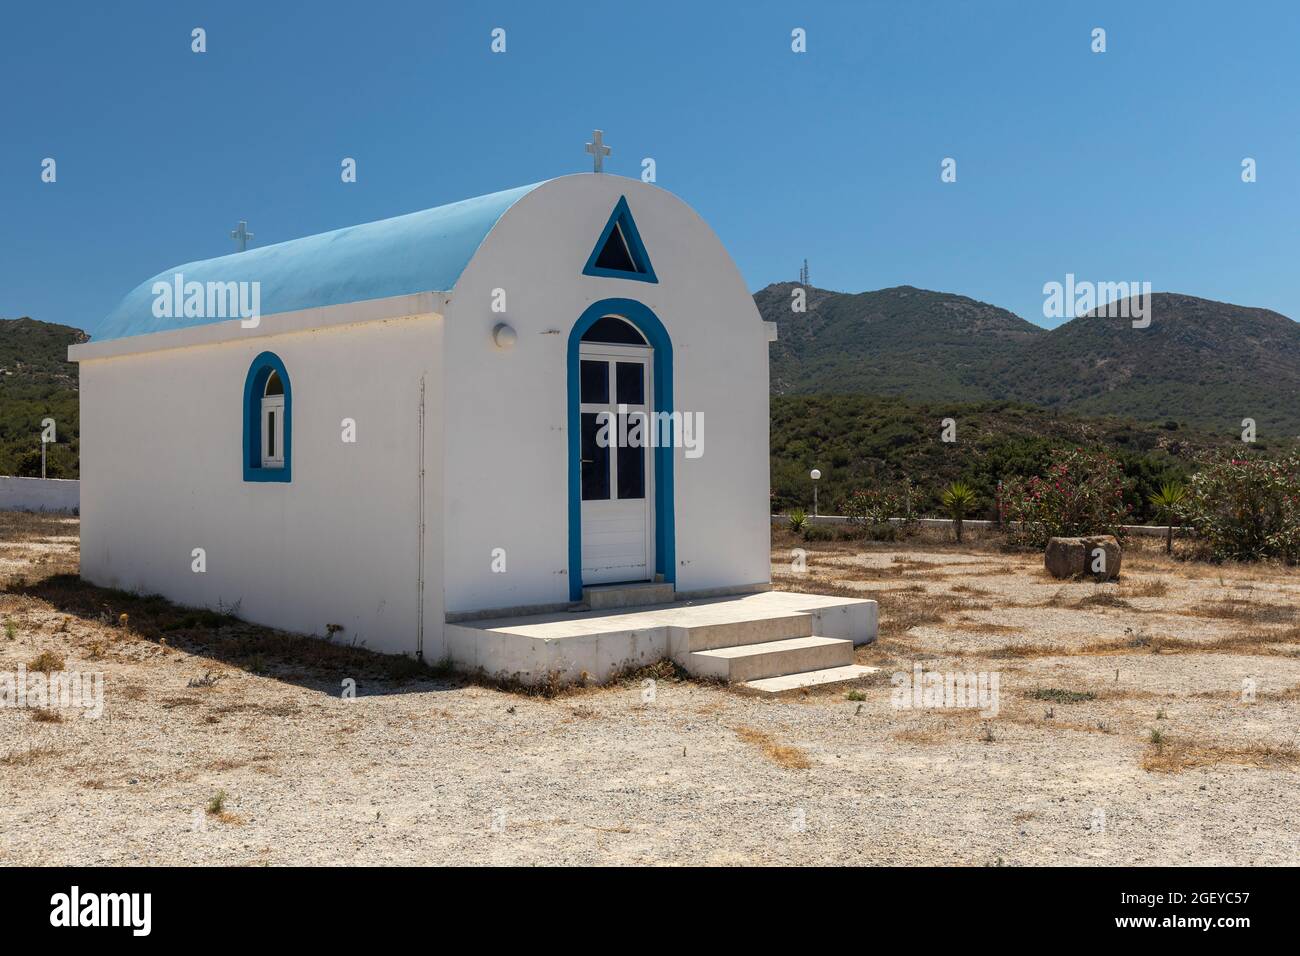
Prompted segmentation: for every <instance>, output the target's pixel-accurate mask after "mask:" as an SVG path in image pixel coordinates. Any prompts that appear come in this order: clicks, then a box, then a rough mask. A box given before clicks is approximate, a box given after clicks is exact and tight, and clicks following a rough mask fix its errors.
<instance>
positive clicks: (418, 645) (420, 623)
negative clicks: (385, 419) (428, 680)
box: [415, 375, 424, 661]
mask: <svg viewBox="0 0 1300 956" xmlns="http://www.w3.org/2000/svg"><path fill="white" fill-rule="evenodd" d="M418 418H419V423H420V426H419V432H420V440H419V447H420V452H419V454H420V467H419V469H418V472H419V476H420V491H419V499H418V509H417V510H418V516H419V528H418V530H417V533H416V537H417V538H418V540H419V542H420V555H419V560H418V561H417V562H416V567H417V568H418V571H417V575H418V576H417V580H416V589H415V590H416V596H417V605H416V609H415V659H416V660H418V661H423V660H424V376H423V375H421V376H420V408H419V416H418Z"/></svg>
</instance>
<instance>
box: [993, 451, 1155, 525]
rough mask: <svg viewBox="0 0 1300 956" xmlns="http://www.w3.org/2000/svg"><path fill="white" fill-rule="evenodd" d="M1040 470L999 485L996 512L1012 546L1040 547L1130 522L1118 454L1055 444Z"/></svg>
mask: <svg viewBox="0 0 1300 956" xmlns="http://www.w3.org/2000/svg"><path fill="white" fill-rule="evenodd" d="M1051 457H1052V464H1051V465H1049V466H1048V468H1047V470H1046V471H1045V472H1044V474H1042V475H1036V476H1034V477H1031V478H1016V479H1012V480H1011V481H1008V482H1007V483H1006V484H1005V485H1004V486H1003V489H1002V501H1001V506H1000V514H1001V516H1002V521H1003V524H1004V525H1006V526H1007V540H1008V543H1010V544H1011V545H1013V546H1019V547H1034V548H1041V547H1043V546H1044V545H1046V544H1047V540H1048V539H1049V538H1058V537H1074V536H1077V535H1087V534H1113V535H1115V537H1117V538H1119V539H1120V540H1121V541H1122V540H1123V539H1124V528H1123V525H1125V524H1128V523H1130V517H1129V506H1128V505H1126V504H1125V503H1124V490H1125V478H1124V470H1123V468H1122V467H1121V466H1120V463H1119V461H1118V460H1117V459H1115V458H1112V457H1111V456H1109V455H1107V454H1105V453H1104V452H1100V451H1089V450H1086V449H1083V448H1073V449H1058V450H1056V451H1054V452H1053V453H1052V456H1051Z"/></svg>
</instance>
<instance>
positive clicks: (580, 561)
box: [568, 299, 675, 601]
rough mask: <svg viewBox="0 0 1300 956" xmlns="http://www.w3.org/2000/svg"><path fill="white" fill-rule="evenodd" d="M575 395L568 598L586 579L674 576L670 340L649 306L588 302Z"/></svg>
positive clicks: (573, 338) (574, 372) (574, 358)
mask: <svg viewBox="0 0 1300 956" xmlns="http://www.w3.org/2000/svg"><path fill="white" fill-rule="evenodd" d="M568 402H569V415H568V424H569V596H570V599H571V600H574V601H577V600H580V599H581V597H582V588H583V586H584V585H590V584H607V583H616V582H623V581H646V580H655V579H661V580H664V581H672V580H673V579H674V563H675V561H674V554H675V549H674V542H673V456H672V452H673V449H672V437H673V422H672V419H671V417H670V413H671V411H672V343H671V341H670V340H669V338H668V333H667V331H666V330H665V329H664V327H663V324H662V323H661V322H660V321H659V319H658V317H657V316H655V314H654V313H653V312H652V311H651V310H650V309H648V308H647V307H646V306H644V305H642V304H641V303H640V302H637V301H635V300H632V299H605V300H602V301H600V302H597V303H595V304H593V305H592V306H591V307H590V308H588V309H587V310H586V311H585V312H583V314H582V316H581V317H580V318H579V319H578V321H577V322H576V323H575V324H574V326H573V329H572V331H571V332H570V333H569V343H568ZM638 426H639V427H638Z"/></svg>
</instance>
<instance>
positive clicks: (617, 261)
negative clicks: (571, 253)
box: [582, 197, 659, 282]
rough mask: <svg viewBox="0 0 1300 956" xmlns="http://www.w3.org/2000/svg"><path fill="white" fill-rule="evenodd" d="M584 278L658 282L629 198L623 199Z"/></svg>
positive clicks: (606, 224)
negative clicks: (633, 218) (634, 218)
mask: <svg viewBox="0 0 1300 956" xmlns="http://www.w3.org/2000/svg"><path fill="white" fill-rule="evenodd" d="M582 272H583V275H589V276H601V277H603V278H606V279H636V280H638V281H640V282H658V281H659V280H658V279H657V278H656V277H655V271H654V267H653V266H651V265H650V256H649V255H647V253H646V251H645V246H644V245H643V244H642V242H641V234H640V233H639V232H638V231H637V228H636V223H635V222H633V220H632V211H631V210H630V209H629V208H628V205H627V198H626V197H624V198H620V199H619V201H618V205H617V206H615V207H614V212H613V213H611V214H610V217H609V221H608V222H607V223H605V228H604V230H603V231H602V232H601V234H600V239H598V240H597V242H596V247H595V248H594V249H592V250H591V255H590V256H589V257H588V259H587V266H586V268H584V269H583V270H582Z"/></svg>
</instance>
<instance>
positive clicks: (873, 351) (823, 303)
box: [754, 282, 1046, 401]
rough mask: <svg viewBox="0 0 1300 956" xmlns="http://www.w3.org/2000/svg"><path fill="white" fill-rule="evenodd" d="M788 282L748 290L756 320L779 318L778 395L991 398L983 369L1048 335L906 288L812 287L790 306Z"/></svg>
mask: <svg viewBox="0 0 1300 956" xmlns="http://www.w3.org/2000/svg"><path fill="white" fill-rule="evenodd" d="M796 288H797V286H796V284H795V283H792V282H782V283H778V284H776V285H770V286H768V287H767V288H766V289H763V290H761V291H760V292H758V293H756V294H755V295H754V302H755V303H756V304H757V305H758V310H759V312H760V313H761V314H762V316H763V318H764V319H767V320H769V321H773V322H776V324H777V340H776V342H775V343H774V344H773V345H772V347H771V352H770V358H771V379H772V391H773V392H775V393H777V394H791V393H805V394H806V393H816V392H856V393H863V394H873V395H898V396H902V397H904V398H910V399H914V400H919V401H975V400H978V399H985V398H990V397H991V396H990V394H989V391H988V384H987V378H988V369H990V368H992V367H994V366H995V365H996V364H997V363H998V361H999V359H1000V358H1001V357H1003V356H1005V355H1007V354H1016V353H1018V352H1019V350H1020V349H1021V348H1022V347H1023V346H1025V345H1026V344H1028V343H1029V342H1031V341H1033V340H1035V339H1037V338H1039V337H1041V336H1043V335H1045V334H1046V333H1045V332H1044V330H1043V329H1041V328H1039V327H1038V326H1036V325H1034V324H1033V323H1031V322H1026V321H1025V320H1024V319H1022V318H1020V317H1019V316H1017V315H1014V314H1013V313H1011V312H1008V311H1007V310H1006V309H999V308H998V307H997V306H993V305H988V304H986V303H984V302H977V301H976V300H974V299H969V298H967V297H966V296H964V295H951V294H949V293H946V292H929V291H926V290H925V289H914V288H912V287H911V286H898V287H896V288H893V289H881V290H880V291H878V292H862V293H859V294H857V295H849V294H846V293H838V292H827V291H826V290H824V289H815V288H810V289H808V291H807V300H806V303H805V304H806V311H805V312H803V313H798V312H794V311H792V309H791V303H792V298H791V294H792V292H793V291H794V290H795V289H796Z"/></svg>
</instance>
